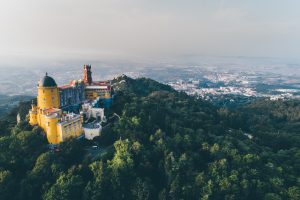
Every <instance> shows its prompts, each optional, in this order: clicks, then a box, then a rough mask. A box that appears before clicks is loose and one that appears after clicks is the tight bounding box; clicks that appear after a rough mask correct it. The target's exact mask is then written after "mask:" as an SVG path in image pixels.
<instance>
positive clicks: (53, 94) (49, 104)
mask: <svg viewBox="0 0 300 200" xmlns="http://www.w3.org/2000/svg"><path fill="white" fill-rule="evenodd" d="M37 101H38V105H37V107H38V108H40V109H45V108H59V91H58V88H57V87H38V96H37Z"/></svg>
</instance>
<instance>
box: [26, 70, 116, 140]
mask: <svg viewBox="0 0 300 200" xmlns="http://www.w3.org/2000/svg"><path fill="white" fill-rule="evenodd" d="M37 89H38V95H37V105H35V104H33V103H32V108H31V110H30V111H29V117H30V120H29V123H30V124H31V125H33V126H35V125H38V126H39V127H41V128H42V129H43V130H44V131H45V133H46V136H47V139H48V142H49V143H50V144H59V143H60V142H63V141H64V140H65V139H67V138H69V137H79V136H81V135H82V134H83V133H84V131H86V138H89V139H91V138H93V137H94V136H97V134H95V131H99V122H97V126H91V125H90V124H87V126H86V128H84V125H85V122H84V117H85V116H88V117H90V116H93V117H94V118H97V117H101V121H102V120H104V109H103V108H99V102H100V101H104V102H105V103H106V104H107V103H110V102H111V100H112V86H111V83H110V81H93V80H92V72H91V65H84V75H83V80H72V81H70V83H69V84H67V85H63V86H57V84H56V82H55V80H54V79H53V78H52V77H50V76H48V74H47V73H46V75H45V76H44V77H43V79H42V80H40V81H39V83H38V87H37ZM81 106H82V108H84V109H83V111H82V112H80V113H79V110H81V109H80V108H81ZM74 110H77V112H74ZM91 113H93V114H91ZM90 127H91V128H90ZM93 128H94V129H93ZM95 128H97V129H95ZM89 133H93V136H91V135H87V134H89Z"/></svg>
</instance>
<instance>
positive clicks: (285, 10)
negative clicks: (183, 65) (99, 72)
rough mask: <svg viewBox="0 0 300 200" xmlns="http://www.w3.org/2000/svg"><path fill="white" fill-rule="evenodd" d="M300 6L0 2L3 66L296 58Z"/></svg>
mask: <svg viewBox="0 0 300 200" xmlns="http://www.w3.org/2000/svg"><path fill="white" fill-rule="evenodd" d="M299 6H300V2H299V1H296V0H286V1H284V2H282V1H279V0H266V1H264V2H261V1H259V0H252V1H237V0H213V1H207V0H191V1H180V0H166V1H156V0H154V1H149V0H125V1H124V0H101V1H97V0H90V1H88V2H86V1H84V0H75V1H72V0H51V1H50V0H45V1H35V0H23V1H17V0H9V1H8V0H1V7H0V23H1V27H0V43H1V46H0V55H1V67H4V66H5V65H3V64H9V65H19V66H23V67H25V66H26V64H27V63H28V65H37V64H39V65H42V64H44V63H43V62H44V61H48V62H50V63H55V62H58V61H60V60H71V59H75V60H76V59H79V60H102V59H106V60H107V59H108V60H110V59H116V60H126V61H135V60H138V61H148V60H151V61H155V60H162V61H165V60H170V61H172V60H176V59H181V61H184V59H185V57H186V56H187V57H188V56H247V57H274V58H286V59H290V60H292V61H293V60H295V59H296V60H298V54H299V48H300V39H299V37H298V36H299V34H300V26H299V25H300V14H299V12H298V8H299ZM298 61H299V60H298ZM26 67H31V66H26Z"/></svg>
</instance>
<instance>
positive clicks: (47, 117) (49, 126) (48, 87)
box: [29, 73, 82, 144]
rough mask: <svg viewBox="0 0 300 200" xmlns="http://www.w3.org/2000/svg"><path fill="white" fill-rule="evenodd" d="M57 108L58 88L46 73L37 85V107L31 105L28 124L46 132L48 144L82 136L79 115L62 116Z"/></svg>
mask: <svg viewBox="0 0 300 200" xmlns="http://www.w3.org/2000/svg"><path fill="white" fill-rule="evenodd" d="M59 106H60V94H59V88H58V87H57V84H56V82H55V80H54V79H53V78H52V77H50V76H48V74H47V73H46V75H45V76H44V78H43V79H42V80H41V81H39V83H38V95H37V106H36V105H34V104H32V108H31V110H30V111H29V115H30V120H29V123H30V124H31V125H38V126H40V127H41V128H42V129H43V130H44V131H45V132H46V135H47V139H48V142H49V143H50V144H58V143H60V142H62V141H64V139H66V138H68V137H71V136H74V137H77V136H79V135H81V134H82V120H81V118H80V115H79V116H78V115H76V114H63V113H62V110H61V109H59Z"/></svg>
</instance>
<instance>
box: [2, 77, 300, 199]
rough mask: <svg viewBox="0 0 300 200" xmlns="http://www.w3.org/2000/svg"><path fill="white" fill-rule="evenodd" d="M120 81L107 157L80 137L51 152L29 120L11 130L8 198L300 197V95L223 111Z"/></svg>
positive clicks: (6, 159) (5, 161)
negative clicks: (91, 149)
mask: <svg viewBox="0 0 300 200" xmlns="http://www.w3.org/2000/svg"><path fill="white" fill-rule="evenodd" d="M113 82H114V88H115V91H116V96H115V100H114V102H113V105H112V107H111V110H110V111H109V113H111V114H112V113H116V114H117V115H118V116H120V119H119V120H118V121H116V122H115V123H113V124H111V125H109V126H107V127H106V128H105V129H104V131H103V133H102V135H101V136H100V137H99V138H97V139H96V142H97V143H98V144H99V145H100V146H101V148H102V149H103V151H99V152H98V155H92V154H90V153H88V151H86V147H85V145H86V142H85V141H80V140H76V139H72V140H69V141H67V142H64V143H62V144H61V146H60V152H51V151H49V150H47V148H46V141H45V138H44V137H43V136H42V135H43V134H42V133H41V131H40V130H39V129H38V128H36V127H35V128H32V127H30V126H29V125H28V123H27V122H22V123H20V124H18V125H17V126H14V127H12V126H9V127H6V134H2V135H1V138H0V199H300V190H299V186H300V178H299V172H300V169H299V168H300V151H299V142H298V141H299V133H298V130H299V129H298V124H299V122H300V121H299V116H300V113H299V114H298V110H299V109H300V105H299V102H297V101H287V102H286V101H276V102H274V101H268V100H257V101H254V102H253V103H251V104H249V105H246V106H242V107H236V108H234V109H232V108H231V109H229V108H218V107H215V106H213V105H211V104H210V103H208V102H206V101H202V100H199V99H195V98H194V97H190V96H187V95H186V94H184V93H179V92H176V91H174V90H173V89H172V88H170V87H169V86H166V85H162V84H160V83H157V82H155V81H153V80H150V79H145V78H142V79H136V80H134V79H130V78H128V77H125V76H124V77H120V78H118V79H116V80H114V81H113ZM282 141H283V142H282ZM111 146H113V148H110V147H111Z"/></svg>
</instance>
